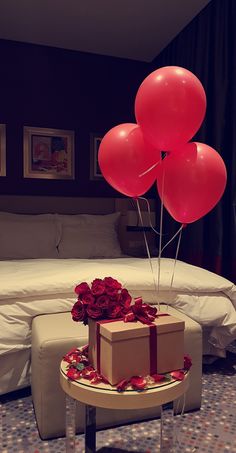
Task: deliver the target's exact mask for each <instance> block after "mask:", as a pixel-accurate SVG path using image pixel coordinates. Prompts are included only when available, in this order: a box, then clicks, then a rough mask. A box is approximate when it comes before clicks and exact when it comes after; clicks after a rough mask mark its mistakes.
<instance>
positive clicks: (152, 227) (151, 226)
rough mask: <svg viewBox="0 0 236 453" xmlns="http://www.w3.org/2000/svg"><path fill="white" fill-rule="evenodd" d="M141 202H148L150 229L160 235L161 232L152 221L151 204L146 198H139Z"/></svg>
mask: <svg viewBox="0 0 236 453" xmlns="http://www.w3.org/2000/svg"><path fill="white" fill-rule="evenodd" d="M139 200H144V201H145V202H146V205H147V210H148V217H149V219H148V220H149V226H150V228H151V229H152V230H153V231H154V232H155V233H156V234H158V235H159V234H160V233H159V231H157V230H156V229H155V228H154V226H153V224H152V219H151V209H150V204H149V201H148V200H147V198H144V197H139Z"/></svg>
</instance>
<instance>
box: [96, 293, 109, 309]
mask: <svg viewBox="0 0 236 453" xmlns="http://www.w3.org/2000/svg"><path fill="white" fill-rule="evenodd" d="M109 302H110V298H109V297H108V296H106V295H105V294H104V295H103V296H99V297H98V298H97V299H96V306H97V307H100V308H108V306H109Z"/></svg>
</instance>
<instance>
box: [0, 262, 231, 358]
mask: <svg viewBox="0 0 236 453" xmlns="http://www.w3.org/2000/svg"><path fill="white" fill-rule="evenodd" d="M173 271H174V274H173ZM158 275H160V277H158ZM173 275H174V278H173ZM106 276H111V277H113V278H116V279H118V280H119V281H120V282H121V283H122V285H123V286H124V287H126V288H127V289H128V291H129V292H130V293H131V295H132V296H133V297H136V296H142V297H143V300H144V301H145V302H149V303H158V302H165V303H168V304H170V305H173V306H174V307H175V308H177V309H179V310H180V311H182V312H184V313H185V314H186V315H188V316H189V317H191V318H192V319H194V320H196V321H197V322H198V323H200V324H201V325H202V326H203V327H206V328H207V329H210V341H211V343H212V344H213V345H214V346H216V347H217V348H220V349H224V348H225V347H226V346H227V345H228V344H229V343H231V342H232V341H233V340H235V339H236V286H235V285H234V284H233V283H232V282H230V281H229V280H226V279H224V278H223V277H220V276H218V275H216V274H214V273H211V272H208V271H206V270H204V269H201V268H199V267H196V266H192V265H190V264H187V263H184V262H182V261H177V262H176V266H175V268H174V260H171V259H166V258H162V259H161V265H160V274H159V272H158V259H152V260H151V262H150V261H149V259H141V258H116V259H97V260H83V259H64V260H63V259H40V260H36V259H34V260H21V261H0V354H6V353H9V352H16V351H18V350H22V349H25V348H30V346H31V323H32V319H33V317H34V316H37V315H40V314H43V313H55V312H63V311H70V310H71V307H72V305H73V303H74V302H75V300H76V298H75V294H74V287H75V285H76V284H78V283H80V282H82V281H87V282H91V281H92V280H93V279H94V278H103V277H106ZM172 278H173V281H172ZM158 280H159V281H158ZM171 282H172V284H171Z"/></svg>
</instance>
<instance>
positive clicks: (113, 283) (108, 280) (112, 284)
mask: <svg viewBox="0 0 236 453" xmlns="http://www.w3.org/2000/svg"><path fill="white" fill-rule="evenodd" d="M103 281H104V283H105V285H106V287H109V288H113V289H120V288H121V287H122V286H121V283H119V282H118V281H117V280H116V279H115V278H112V277H105V278H104V279H103Z"/></svg>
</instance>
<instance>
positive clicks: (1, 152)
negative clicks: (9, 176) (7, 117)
mask: <svg viewBox="0 0 236 453" xmlns="http://www.w3.org/2000/svg"><path fill="white" fill-rule="evenodd" d="M0 176H6V125H5V124H0Z"/></svg>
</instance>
